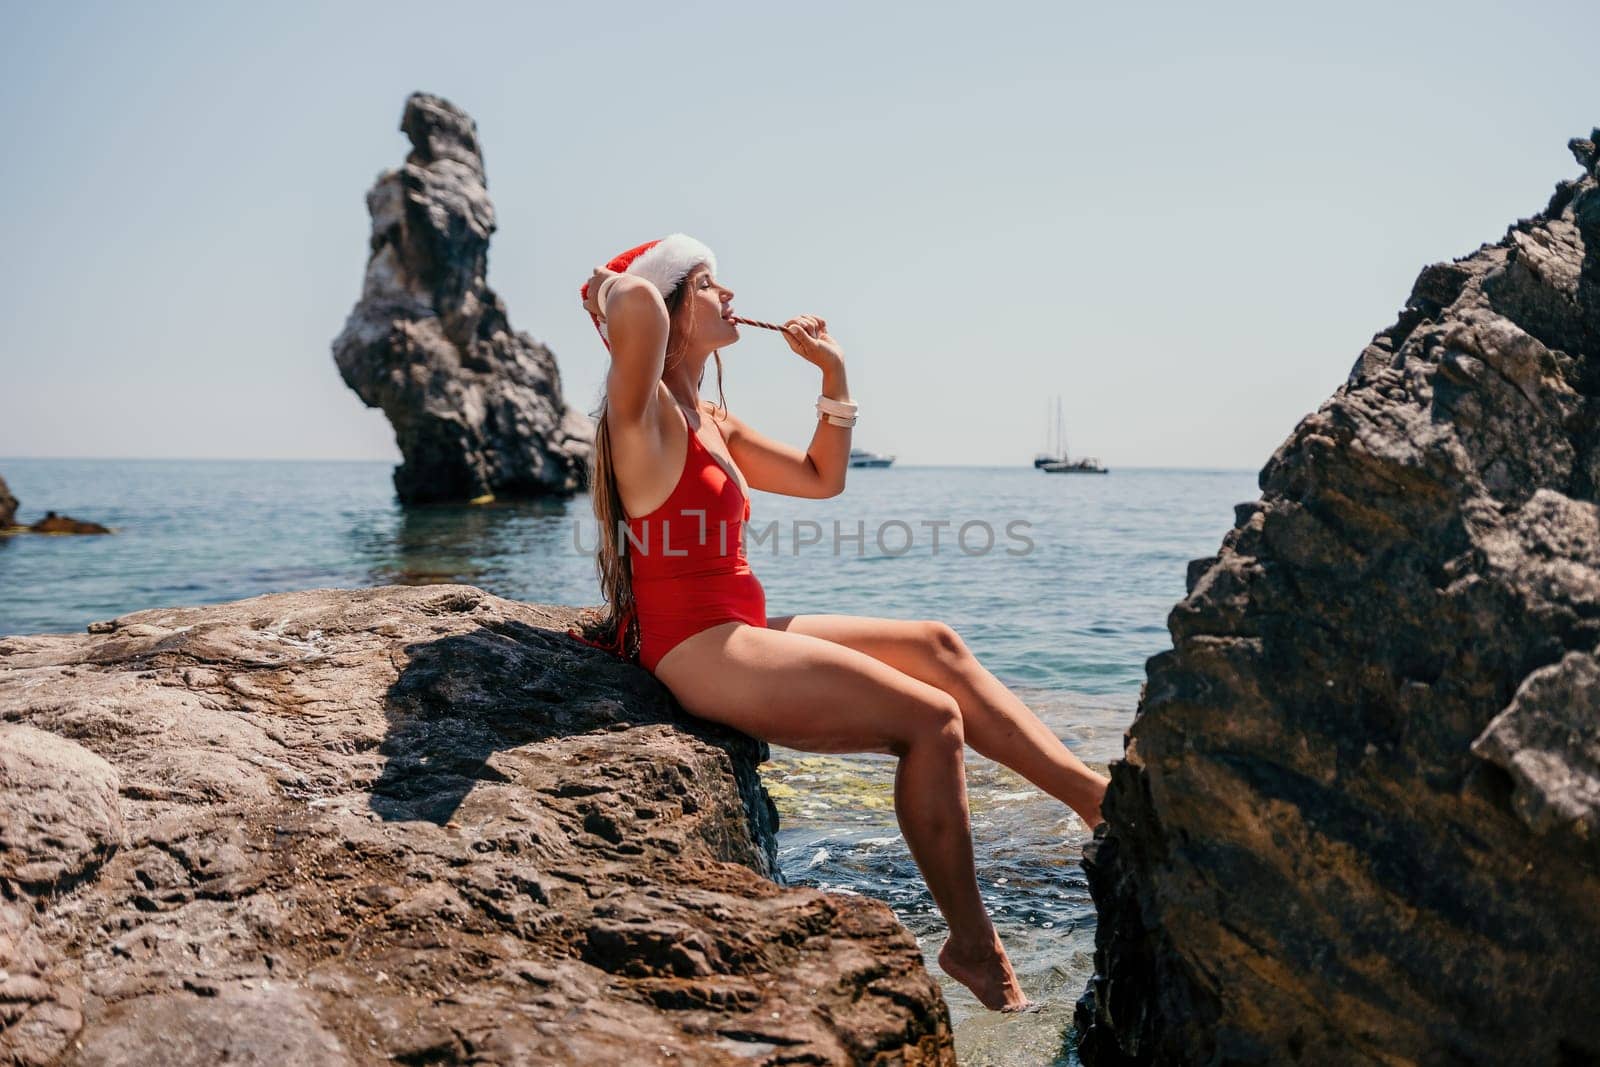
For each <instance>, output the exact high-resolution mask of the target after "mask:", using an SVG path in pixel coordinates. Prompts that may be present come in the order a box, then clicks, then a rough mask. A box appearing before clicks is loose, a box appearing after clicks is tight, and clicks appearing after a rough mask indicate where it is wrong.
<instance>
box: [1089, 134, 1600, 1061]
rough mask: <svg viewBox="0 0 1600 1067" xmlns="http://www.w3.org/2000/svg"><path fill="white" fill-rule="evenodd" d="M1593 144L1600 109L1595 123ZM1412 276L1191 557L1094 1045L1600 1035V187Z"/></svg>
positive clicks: (1380, 1053) (1123, 815)
mask: <svg viewBox="0 0 1600 1067" xmlns="http://www.w3.org/2000/svg"><path fill="white" fill-rule="evenodd" d="M1597 135H1600V131H1597ZM1571 147H1572V150H1573V152H1574V154H1575V155H1576V156H1577V158H1578V160H1579V161H1580V163H1581V164H1582V166H1583V169H1584V173H1583V175H1582V176H1581V177H1580V178H1578V179H1576V180H1572V181H1563V182H1561V183H1560V184H1559V185H1558V186H1557V188H1556V190H1555V193H1554V195H1553V196H1552V197H1551V199H1550V202H1549V204H1548V205H1547V207H1546V208H1545V210H1544V211H1542V212H1541V213H1539V214H1537V215H1535V216H1533V217H1531V218H1526V219H1521V220H1519V221H1518V222H1517V223H1516V224H1514V225H1512V226H1511V227H1509V228H1508V230H1507V232H1506V234H1505V236H1504V237H1503V238H1502V239H1501V240H1499V241H1498V242H1496V243H1494V244H1492V245H1491V244H1486V245H1483V246H1481V247H1480V248H1478V250H1477V251H1475V252H1473V253H1472V254H1470V255H1468V256H1465V257H1463V258H1461V259H1457V260H1455V261H1453V262H1450V263H1440V264H1436V265H1434V266H1431V267H1428V268H1427V269H1425V270H1423V271H1422V273H1421V275H1420V276H1419V277H1418V278H1417V281H1416V284H1415V286H1414V288H1413V290H1412V292H1411V296H1410V298H1409V299H1408V300H1407V301H1406V304H1405V307H1404V308H1403V309H1402V311H1401V312H1400V316H1399V319H1398V321H1397V322H1396V323H1395V324H1394V325H1393V326H1391V327H1389V328H1388V329H1386V330H1384V331H1383V332H1381V333H1379V334H1377V335H1376V336H1375V337H1374V338H1373V339H1372V342H1371V343H1370V344H1369V345H1368V346H1367V348H1366V349H1365V351H1363V352H1362V353H1361V356H1360V358H1359V359H1358V360H1357V361H1356V364H1355V366H1354V367H1353V368H1352V370H1351V373H1350V376H1349V379H1348V381H1347V382H1346V383H1344V384H1343V385H1342V386H1340V388H1339V389H1338V391H1337V392H1336V393H1335V394H1334V395H1333V396H1332V397H1331V398H1330V399H1329V400H1328V401H1327V402H1326V403H1324V404H1323V405H1322V407H1321V408H1319V409H1318V410H1317V411H1316V412H1315V413H1314V414H1311V415H1309V416H1307V417H1306V418H1305V419H1304V420H1302V421H1301V423H1300V424H1299V425H1298V426H1297V427H1296V428H1295V430H1294V432H1293V433H1292V434H1291V435H1290V436H1289V438H1288V440H1287V441H1285V442H1284V443H1283V445H1282V446H1281V447H1280V448H1279V449H1278V450H1277V452H1276V453H1274V455H1273V456H1272V458H1271V460H1270V461H1269V462H1268V463H1267V464H1266V466H1265V467H1264V468H1263V469H1262V471H1261V474H1260V486H1261V490H1262V494H1261V498H1260V499H1259V500H1258V501H1254V502H1251V503H1248V504H1241V505H1239V506H1238V508H1237V512H1238V514H1237V523H1236V525H1235V526H1234V528H1233V529H1232V530H1231V531H1230V532H1229V533H1228V535H1227V536H1226V537H1225V538H1224V540H1223V542H1222V547H1221V551H1220V552H1219V553H1218V554H1217V555H1216V556H1214V557H1211V558H1207V559H1203V560H1196V561H1194V563H1192V564H1191V565H1190V569H1189V576H1188V578H1189V580H1188V595H1187V596H1186V597H1185V598H1184V599H1183V600H1182V601H1181V602H1180V603H1179V604H1178V605H1177V606H1176V607H1175V608H1174V609H1173V610H1172V612H1171V614H1170V615H1169V618H1168V627H1169V629H1170V630H1171V633H1172V638H1173V645H1174V647H1173V648H1172V649H1171V650H1170V651H1167V652H1163V653H1161V654H1160V655H1157V656H1154V657H1152V658H1151V660H1150V662H1149V664H1148V678H1147V682H1146V685H1145V688H1144V691H1143V692H1142V694H1141V699H1140V706H1139V711H1138V715H1137V718H1136V719H1135V721H1134V723H1133V725H1132V727H1131V729H1130V730H1129V732H1128V737H1127V745H1126V754H1125V758H1124V759H1123V760H1121V761H1119V762H1117V763H1115V764H1113V767H1112V784H1111V789H1110V791H1109V793H1108V795H1107V798H1106V802H1105V812H1106V816H1107V820H1108V821H1107V824H1106V826H1105V827H1104V828H1103V829H1102V830H1101V831H1100V832H1099V833H1098V834H1097V835H1096V840H1095V841H1094V843H1093V844H1092V845H1091V846H1090V848H1089V849H1088V850H1087V853H1086V856H1085V867H1086V868H1087V870H1088V872H1089V877H1090V884H1091V887H1092V890H1093V893H1094V897H1095V901H1096V903H1097V905H1098V907H1099V912H1100V926H1099V928H1098V930H1097V946H1098V948H1097V952H1096V972H1097V973H1096V975H1095V977H1094V978H1093V979H1092V981H1091V985H1090V989H1089V992H1088V993H1087V994H1086V996H1085V998H1084V1000H1083V1001H1082V1002H1081V1003H1080V1012H1079V1030H1080V1041H1081V1048H1080V1050H1081V1054H1082V1056H1083V1058H1084V1060H1085V1062H1087V1063H1090V1064H1093V1065H1107V1064H1126V1063H1288V1062H1309V1063H1330V1064H1331V1063H1338V1064H1353V1063H1386V1064H1395V1063H1441V1064H1442V1063H1452V1064H1456V1063H1482V1064H1489V1063H1494V1064H1499V1063H1508V1062H1515V1063H1527V1064H1533V1063H1548V1064H1555V1063H1578V1062H1594V1061H1596V1059H1597V1058H1600V1012H1597V1011H1596V1010H1595V993H1596V991H1597V990H1600V906H1597V902H1600V835H1597V834H1596V829H1597V824H1596V820H1597V816H1600V675H1597V667H1600V661H1597V655H1600V647H1597V646H1600V511H1597V508H1596V499H1597V486H1600V411H1597V407H1596V405H1597V402H1600V189H1597V183H1596V166H1595V164H1596V152H1595V145H1594V142H1593V140H1575V141H1573V142H1572V143H1571Z"/></svg>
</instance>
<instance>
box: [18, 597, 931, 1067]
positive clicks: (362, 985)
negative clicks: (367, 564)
mask: <svg viewBox="0 0 1600 1067" xmlns="http://www.w3.org/2000/svg"><path fill="white" fill-rule="evenodd" d="M578 614H579V611H578V609H572V608H550V607H543V606H539V605H530V604H520V603H516V602H512V601H507V600H502V599H499V598H497V597H494V596H491V595H489V594H487V593H484V592H483V591H481V590H478V589H475V588H472V587H470V586H460V585H441V586H426V587H388V588H379V589H364V590H312V591H306V592H298V593H282V594H275V595H271V596H264V597H256V598H253V599H249V600H242V601H238V602H235V603H232V604H219V605H212V606H206V607H196V608H174V609H156V610H152V611H143V612H137V613H134V614H131V615H126V616H122V617H120V618H118V619H114V620H108V621H106V622H101V623H95V624H93V625H92V626H90V627H89V631H90V632H89V633H87V634H82V635H73V634H46V635H38V636H31V637H7V638H0V724H3V725H0V879H4V885H5V886H6V887H8V888H7V889H6V892H4V893H0V1063H7V1062H15V1063H30V1064H31V1063H39V1064H44V1063H50V1064H58V1063H70V1064H85V1065H87V1064H90V1063H94V1064H103V1063H123V1062H131V1061H133V1060H134V1059H135V1058H138V1059H140V1060H141V1061H142V1062H144V1063H149V1064H180V1063H181V1064H202V1063H203V1064H212V1063H223V1062H227V1063H234V1062H242V1063H326V1064H344V1063H358V1064H368V1063H372V1064H376V1063H391V1062H404V1063H465V1062H469V1061H470V1062H474V1063H513V1062H514V1063H552V1064H555V1063H560V1064H567V1063H593V1064H634V1063H641V1062H669V1061H670V1062H681V1063H777V1062H786V1063H859V1062H875V1061H876V1062H883V1063H907V1064H932V1063H939V1064H948V1063H953V1062H954V1061H953V1054H952V1051H951V1049H952V1046H951V1040H950V1030H949V1016H948V1013H947V1010H946V1008H945V1004H944V1001H943V999H942V997H941V996H940V994H939V989H938V986H937V984H936V983H935V982H934V980H933V979H932V977H931V976H930V975H929V974H928V972H927V970H926V969H925V968H924V966H923V961H922V957H921V953H920V951H919V950H918V948H917V945H916V942H915V940H914V939H913V938H912V937H911V935H910V934H909V933H908V932H907V931H906V930H905V928H904V927H902V926H901V925H900V923H899V922H898V921H897V920H896V919H895V917H894V915H893V913H892V912H891V911H890V910H889V909H888V907H887V906H886V905H884V904H882V903H879V902H876V901H872V900H869V899H867V898H863V897H857V896H835V895H830V894H825V893H820V892H817V891H814V890H809V889H791V888H786V887H783V886H781V885H779V884H777V883H775V882H774V881H772V880H771V878H770V877H769V876H770V875H771V874H772V873H773V871H774V869H775V863H774V854H775V840H774V833H775V830H776V814H775V811H774V809H773V808H772V806H771V802H770V800H769V799H768V798H767V796H766V793H765V790H763V789H762V788H761V784H760V780H759V778H758V776H757V774H756V766H757V764H758V763H759V762H760V761H761V760H762V759H764V758H765V755H766V752H765V746H763V745H761V744H759V743H757V742H755V741H753V740H751V739H750V738H748V737H745V736H743V735H738V734H734V733H732V732H729V731H727V730H724V729H722V728H720V727H717V726H715V725H713V724H710V723H706V722H703V721H700V720H695V719H692V718H689V717H688V716H686V715H684V714H683V713H682V711H681V709H679V708H678V707H677V706H676V705H675V704H674V702H673V701H672V699H671V697H670V694H668V693H667V691H666V690H665V689H664V688H663V687H662V686H660V684H659V683H657V682H656V681H655V680H654V679H653V678H652V677H651V676H650V675H649V674H647V673H646V672H644V671H641V670H639V669H637V668H635V667H631V666H628V665H626V664H623V663H620V662H618V661H616V660H614V659H612V658H611V657H609V656H606V655H604V654H603V653H600V652H596V651H594V650H591V649H589V648H588V647H586V646H584V645H582V644H579V643H578V642H576V641H574V640H572V639H571V638H569V637H567V636H566V629H567V627H568V626H571V625H573V624H574V623H575V622H576V621H577V616H578Z"/></svg>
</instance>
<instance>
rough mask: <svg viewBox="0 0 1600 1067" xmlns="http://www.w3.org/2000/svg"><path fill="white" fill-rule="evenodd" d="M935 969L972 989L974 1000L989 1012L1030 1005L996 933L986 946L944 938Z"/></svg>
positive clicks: (1017, 1008) (1011, 1009) (1015, 1009)
mask: <svg viewBox="0 0 1600 1067" xmlns="http://www.w3.org/2000/svg"><path fill="white" fill-rule="evenodd" d="M939 969H940V970H942V971H944V973H945V974H948V975H949V976H950V977H951V978H954V979H955V980H956V981H958V982H960V983H961V984H962V985H964V986H966V987H967V988H968V989H970V990H972V995H973V996H975V997H977V998H978V1002H979V1003H981V1004H982V1005H983V1006H984V1007H986V1008H989V1009H990V1010H992V1011H1023V1010H1025V1009H1027V1008H1028V1007H1029V1006H1030V1005H1029V1003H1028V998H1027V997H1026V996H1024V995H1023V993H1022V984H1021V983H1020V982H1018V981H1017V975H1016V972H1014V971H1012V969H1011V961H1010V960H1009V959H1007V958H1006V950H1005V949H1004V948H1003V947H1002V946H1001V944H1000V936H999V935H998V934H995V935H993V939H992V940H991V941H990V943H989V944H988V945H983V944H981V943H980V944H979V945H977V946H965V945H958V944H956V942H955V939H954V938H952V939H950V940H948V941H946V942H945V943H944V947H943V948H941V949H940V950H939Z"/></svg>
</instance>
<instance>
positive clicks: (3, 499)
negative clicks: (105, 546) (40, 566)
mask: <svg viewBox="0 0 1600 1067" xmlns="http://www.w3.org/2000/svg"><path fill="white" fill-rule="evenodd" d="M0 532H4V533H8V534H18V533H48V534H104V533H110V532H111V530H110V528H108V527H105V526H101V525H100V524H99V523H98V522H86V521H84V520H82V519H74V518H71V517H70V516H67V515H57V514H56V513H55V512H53V511H47V512H45V513H44V518H42V519H39V520H38V521H37V522H35V523H33V524H32V525H30V526H20V525H18V524H17V498H16V497H14V496H12V495H11V490H10V489H9V488H8V487H7V486H6V482H5V479H4V478H0Z"/></svg>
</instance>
